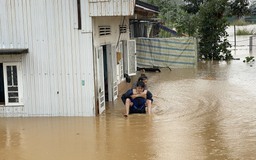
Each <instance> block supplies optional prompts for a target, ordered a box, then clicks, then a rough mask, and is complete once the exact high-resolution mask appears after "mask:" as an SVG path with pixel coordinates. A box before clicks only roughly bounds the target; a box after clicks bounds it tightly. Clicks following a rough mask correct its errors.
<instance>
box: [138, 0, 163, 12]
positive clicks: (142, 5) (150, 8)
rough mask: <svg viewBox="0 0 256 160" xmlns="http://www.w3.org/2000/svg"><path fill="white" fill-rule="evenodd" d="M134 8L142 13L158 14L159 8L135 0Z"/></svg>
mask: <svg viewBox="0 0 256 160" xmlns="http://www.w3.org/2000/svg"><path fill="white" fill-rule="evenodd" d="M135 7H137V8H139V9H142V10H144V11H149V12H154V13H159V8H158V7H157V6H154V5H152V4H149V3H146V2H142V1H139V0H136V4H135Z"/></svg>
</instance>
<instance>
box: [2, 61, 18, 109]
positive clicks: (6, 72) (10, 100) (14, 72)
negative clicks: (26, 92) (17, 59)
mask: <svg viewBox="0 0 256 160" xmlns="http://www.w3.org/2000/svg"><path fill="white" fill-rule="evenodd" d="M0 69H1V71H0V81H2V80H3V81H4V83H2V84H1V86H0V104H1V105H21V104H22V103H23V102H22V98H23V97H22V96H23V95H22V73H21V65H20V63H1V65H0Z"/></svg>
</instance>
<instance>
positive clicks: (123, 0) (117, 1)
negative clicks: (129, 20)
mask: <svg viewBox="0 0 256 160" xmlns="http://www.w3.org/2000/svg"><path fill="white" fill-rule="evenodd" d="M89 7H90V16H129V15H133V13H134V8H135V0H109V1H102V0H90V1H89Z"/></svg>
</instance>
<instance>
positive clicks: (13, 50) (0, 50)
mask: <svg viewBox="0 0 256 160" xmlns="http://www.w3.org/2000/svg"><path fill="white" fill-rule="evenodd" d="M23 53H28V48H0V55H1V54H23Z"/></svg>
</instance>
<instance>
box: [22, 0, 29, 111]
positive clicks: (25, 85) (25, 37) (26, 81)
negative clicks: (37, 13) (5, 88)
mask: <svg viewBox="0 0 256 160" xmlns="http://www.w3.org/2000/svg"><path fill="white" fill-rule="evenodd" d="M21 8H22V14H21V15H20V20H22V21H21V23H22V26H23V30H22V31H21V32H23V34H22V35H23V37H22V38H23V41H24V42H21V43H22V44H23V45H24V47H25V48H28V30H27V28H28V23H27V21H28V20H27V18H28V14H27V4H26V0H21ZM21 47H22V46H21ZM28 57H29V55H26V56H22V71H23V72H22V73H23V77H22V79H23V95H24V101H23V102H24V106H26V107H30V106H31V104H30V101H29V100H28V93H29V92H28V89H29V87H30V85H29V84H30V83H29V82H30V79H29V76H30V75H29V72H28V70H29V67H28V65H29V58H28ZM24 108H25V107H24ZM23 112H24V113H23V115H24V116H25V115H26V114H27V112H26V111H25V110H24V111H23Z"/></svg>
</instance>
